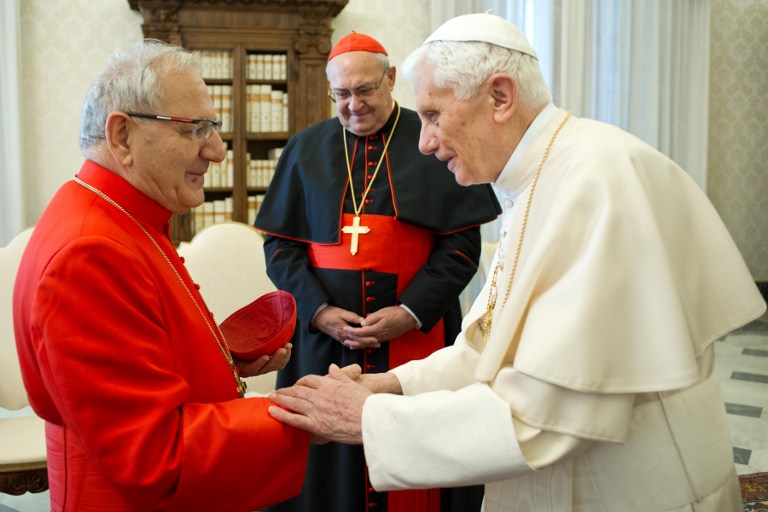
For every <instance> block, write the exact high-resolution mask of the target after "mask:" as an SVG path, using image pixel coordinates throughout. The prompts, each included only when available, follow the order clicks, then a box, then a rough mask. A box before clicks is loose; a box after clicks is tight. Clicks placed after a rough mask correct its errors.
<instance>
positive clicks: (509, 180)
mask: <svg viewBox="0 0 768 512" xmlns="http://www.w3.org/2000/svg"><path fill="white" fill-rule="evenodd" d="M557 112H558V108H557V107H555V105H554V104H552V103H549V104H548V105H547V106H546V107H544V108H543V109H542V110H541V112H539V113H538V115H537V116H536V118H535V119H534V120H533V122H532V123H531V125H530V126H529V127H528V129H527V130H526V131H525V133H524V134H523V138H522V139H520V142H519V143H518V144H517V147H516V148H515V150H514V151H513V152H512V155H510V157H509V160H507V163H506V164H505V165H504V169H502V171H501V174H499V177H498V178H497V179H496V181H495V182H494V184H493V186H494V188H496V190H497V191H498V192H499V193H500V194H501V195H503V196H505V197H508V198H510V199H512V200H514V199H515V198H516V197H517V196H518V195H519V194H520V192H522V191H523V190H525V188H526V187H527V186H528V184H529V183H530V181H531V180H532V179H533V175H534V173H535V172H536V169H518V166H519V164H520V161H521V160H522V159H523V155H525V154H526V153H527V152H528V150H529V149H531V146H533V143H534V141H535V140H536V138H538V136H539V135H541V134H542V133H543V132H544V129H545V128H546V127H547V125H548V124H549V122H550V121H551V120H552V118H553V117H555V114H557Z"/></svg>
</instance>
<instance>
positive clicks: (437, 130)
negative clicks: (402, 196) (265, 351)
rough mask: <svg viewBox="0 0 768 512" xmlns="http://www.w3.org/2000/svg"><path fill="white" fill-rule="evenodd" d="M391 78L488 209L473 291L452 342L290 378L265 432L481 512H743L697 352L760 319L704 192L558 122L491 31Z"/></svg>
mask: <svg viewBox="0 0 768 512" xmlns="http://www.w3.org/2000/svg"><path fill="white" fill-rule="evenodd" d="M404 70H405V73H406V76H408V77H410V78H412V79H413V81H414V86H415V90H416V99H417V110H418V112H419V116H420V117H421V120H422V130H421V136H420V141H419V143H420V149H421V151H422V152H423V153H433V154H434V155H435V156H436V157H437V158H438V159H440V160H445V161H448V162H449V164H448V168H449V169H450V170H451V172H453V173H454V174H455V176H456V180H457V181H458V182H459V183H460V184H462V185H471V184H477V183H493V184H494V185H495V187H496V189H497V190H498V191H499V192H500V195H501V197H502V202H503V206H504V208H505V212H504V221H503V226H502V229H501V233H500V241H499V248H498V252H497V254H496V255H495V258H494V262H493V264H492V266H491V269H492V270H491V272H490V275H489V276H488V281H487V283H486V285H485V287H484V289H483V290H482V292H481V293H480V296H479V297H478V298H477V300H476V301H475V303H474V305H473V307H472V309H471V310H470V312H469V314H467V316H466V317H465V318H464V322H463V325H462V332H461V334H460V335H459V337H458V339H457V340H456V344H455V345H454V346H451V347H447V348H445V349H442V350H440V351H438V352H436V353H434V354H433V355H431V356H429V357H427V358H426V359H423V360H421V361H414V362H410V363H407V364H405V365H403V366H400V367H398V368H395V369H393V370H391V371H390V372H388V373H386V374H379V375H363V376H358V374H357V373H356V371H355V370H356V369H355V368H347V369H344V370H339V369H338V368H335V367H332V368H331V371H330V375H329V376H326V377H319V376H309V377H306V378H305V379H303V380H302V381H300V382H299V383H298V384H297V385H296V386H294V387H292V388H286V389H282V390H279V391H277V392H275V393H273V394H272V396H271V398H272V399H273V401H274V402H276V403H277V404H278V405H280V406H281V407H272V408H271V409H270V412H271V413H272V414H273V416H275V417H276V418H278V419H280V420H281V421H284V422H286V423H288V424H290V425H294V426H298V427H301V428H305V429H307V430H310V431H312V432H314V433H315V434H317V435H319V436H320V437H323V438H326V439H330V440H334V441H339V442H346V443H358V444H359V443H361V442H362V443H363V445H364V448H365V456H366V460H367V462H368V465H369V472H370V479H371V482H372V484H373V486H374V487H375V488H376V489H377V490H393V489H408V488H430V487H446V486H452V485H455V486H459V485H470V484H479V483H483V484H485V490H486V492H485V502H484V510H485V511H487V512H491V511H494V512H495V511H536V512H547V511H557V512H564V511H590V512H593V511H594V512H597V511H616V510H621V511H622V512H633V511H636V512H652V511H674V512H683V511H696V512H702V511H705V512H729V511H733V512H736V511H740V510H741V498H740V494H739V485H738V479H737V476H736V474H735V470H734V464H733V459H732V449H731V442H730V435H729V432H728V425H727V420H726V414H725V409H724V405H723V400H722V397H721V394H720V387H719V384H718V380H717V376H716V374H715V373H714V372H713V366H714V347H713V342H714V341H715V340H716V339H717V338H719V337H721V336H723V335H724V334H726V333H728V332H729V331H731V330H733V329H735V328H737V327H739V326H741V325H744V324H745V323H747V322H749V321H751V320H753V319H755V318H757V317H759V316H760V315H761V314H762V313H763V312H764V311H765V309H766V305H765V302H764V301H763V299H762V298H761V296H760V294H759V293H758V290H757V287H756V286H755V284H754V282H753V280H752V277H751V275H750V273H749V271H748V270H747V268H746V266H745V264H744V261H743V259H742V257H741V255H740V254H739V252H738V250H737V248H736V246H735V245H734V243H733V241H732V239H731V237H730V235H729V234H728V231H727V230H726V228H725V227H724V225H723V223H722V221H721V220H720V218H719V217H718V215H717V213H716V212H715V210H714V209H713V207H712V205H711V204H710V202H709V200H708V199H707V197H706V196H705V195H704V193H703V192H702V191H701V190H700V189H699V187H698V186H697V185H696V184H695V183H694V182H693V181H692V180H691V179H690V178H689V177H688V175H687V174H686V173H685V172H684V171H683V170H682V169H680V168H679V167H678V166H677V165H676V164H675V163H674V162H672V161H671V160H669V159H668V158H667V157H665V156H664V155H662V154H661V153H659V152H658V151H656V150H655V149H653V148H652V147H650V146H649V145H648V144H646V143H644V142H642V141H641V140H639V139H638V138H636V137H634V136H632V135H630V134H628V133H626V132H623V131H621V130H619V129H618V128H615V127H612V126H610V125H606V124H603V123H600V122H597V121H593V120H588V119H579V118H577V117H575V116H573V115H571V114H569V113H568V112H566V111H564V110H562V109H559V108H557V107H555V106H554V105H553V104H552V102H551V96H550V94H549V91H548V90H547V88H546V85H545V84H544V80H543V78H542V75H541V72H540V70H539V66H538V61H537V58H536V53H535V51H534V50H533V48H532V47H531V45H530V44H529V43H528V41H527V40H526V38H525V36H524V35H523V34H522V32H521V31H520V30H519V29H518V28H517V27H515V26H514V25H513V24H511V23H510V22H508V21H506V20H504V19H502V18H499V17H497V16H493V15H490V14H473V15H467V16H459V17H457V18H454V19H452V20H450V21H448V22H446V23H445V24H444V25H442V26H441V27H440V28H438V29H437V30H436V31H435V32H434V33H433V34H432V35H431V36H430V37H429V38H428V39H427V40H426V42H425V43H424V44H423V45H422V46H421V47H420V48H418V49H417V50H415V51H414V52H413V53H412V54H411V55H410V56H409V57H408V59H407V60H406V62H405V64H404ZM349 334H350V336H353V335H354V331H353V330H351V331H350V333H349ZM401 395H402V396H401Z"/></svg>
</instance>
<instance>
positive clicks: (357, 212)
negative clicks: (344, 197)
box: [341, 105, 400, 217]
mask: <svg viewBox="0 0 768 512" xmlns="http://www.w3.org/2000/svg"><path fill="white" fill-rule="evenodd" d="M399 120H400V105H398V106H397V115H396V116H395V123H394V124H393V125H392V130H390V132H389V137H388V138H387V140H386V141H385V142H384V152H383V153H382V154H381V158H380V159H379V163H378V164H377V165H376V170H375V171H373V177H371V181H369V182H368V186H367V187H366V189H365V192H363V196H362V197H361V198H360V207H359V208H358V206H357V199H355V186H354V184H353V183H352V166H351V165H350V164H349V149H348V147H347V129H346V128H344V129H342V133H341V135H342V136H343V138H344V157H346V159H347V176H349V190H350V192H351V193H352V206H353V207H354V209H355V215H356V216H358V217H359V216H360V212H361V211H363V205H364V204H365V198H366V197H367V196H368V192H370V191H371V186H372V185H373V182H374V180H376V175H377V174H378V173H379V169H380V168H381V162H383V161H384V159H385V158H386V157H387V148H388V147H389V141H391V140H392V134H393V133H395V128H397V122H398V121H399Z"/></svg>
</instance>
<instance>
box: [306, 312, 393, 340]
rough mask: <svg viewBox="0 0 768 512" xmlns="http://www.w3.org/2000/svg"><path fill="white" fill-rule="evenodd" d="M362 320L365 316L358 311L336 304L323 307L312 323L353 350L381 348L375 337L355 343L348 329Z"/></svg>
mask: <svg viewBox="0 0 768 512" xmlns="http://www.w3.org/2000/svg"><path fill="white" fill-rule="evenodd" d="M401 309H402V308H401ZM362 322H363V318H362V317H361V316H360V315H358V314H357V313H354V312H352V311H347V310H346V309H341V308H338V307H336V306H328V307H326V308H323V310H322V311H320V312H319V313H318V314H317V316H315V318H314V320H313V321H312V325H313V327H314V328H315V329H318V330H320V331H322V332H324V333H325V334H327V335H328V336H330V337H331V338H333V339H335V340H336V341H338V342H339V343H341V344H342V345H344V346H345V347H347V348H350V349H353V350H354V349H361V348H379V347H380V346H381V344H380V343H379V342H378V341H377V340H376V339H373V338H370V339H368V340H367V342H365V343H360V342H355V343H353V342H352V340H350V338H349V336H348V335H347V333H346V330H347V329H352V328H354V326H357V325H360V324H361V323H362Z"/></svg>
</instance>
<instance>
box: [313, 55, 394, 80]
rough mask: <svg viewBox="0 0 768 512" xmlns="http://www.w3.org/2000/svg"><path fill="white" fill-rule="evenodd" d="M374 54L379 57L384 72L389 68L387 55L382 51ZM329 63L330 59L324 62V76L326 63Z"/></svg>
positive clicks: (326, 73)
mask: <svg viewBox="0 0 768 512" xmlns="http://www.w3.org/2000/svg"><path fill="white" fill-rule="evenodd" d="M374 55H375V56H376V58H377V59H379V63H380V64H381V69H382V70H384V72H386V71H387V70H389V68H390V65H389V57H387V56H386V55H384V54H383V53H374ZM331 60H333V59H331ZM330 63H331V61H330V60H329V61H328V62H327V63H326V65H325V76H326V77H327V76H328V65H329V64H330Z"/></svg>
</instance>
